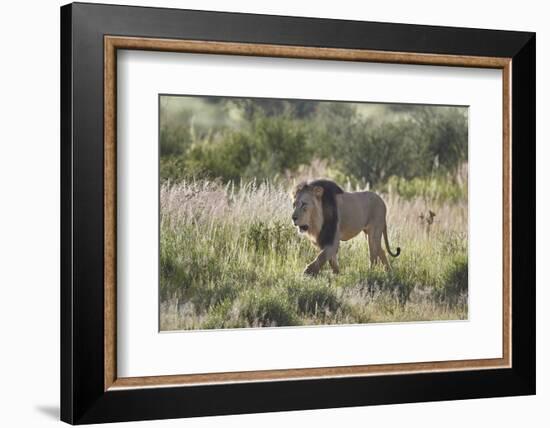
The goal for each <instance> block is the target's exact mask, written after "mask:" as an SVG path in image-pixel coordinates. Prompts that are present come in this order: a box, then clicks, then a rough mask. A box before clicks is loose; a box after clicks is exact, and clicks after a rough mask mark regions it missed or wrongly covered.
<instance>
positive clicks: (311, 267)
mask: <svg viewBox="0 0 550 428" xmlns="http://www.w3.org/2000/svg"><path fill="white" fill-rule="evenodd" d="M338 245H339V240H337V241H336V242H335V243H334V244H331V245H327V246H326V247H325V248H323V249H322V250H321V252H320V253H319V254H318V255H317V257H316V258H315V260H313V261H312V262H311V263H310V264H308V265H307V267H306V269H305V270H304V274H305V275H311V276H315V275H317V274H318V273H319V271H320V270H321V269H322V267H323V265H324V264H325V263H326V262H327V261H328V260H332V259H333V258H335V257H336V253H337V252H338ZM333 270H334V268H333Z"/></svg>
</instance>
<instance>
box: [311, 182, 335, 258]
mask: <svg viewBox="0 0 550 428" xmlns="http://www.w3.org/2000/svg"><path fill="white" fill-rule="evenodd" d="M308 186H311V187H315V186H319V187H322V188H323V196H322V197H321V204H322V207H323V226H322V227H321V232H320V233H319V236H318V238H317V244H318V245H319V247H321V248H324V247H326V246H327V245H330V244H332V243H333V242H334V237H335V235H336V228H337V227H338V206H337V205H336V195H339V194H342V193H344V191H343V190H342V188H341V187H340V186H338V184H336V183H335V182H334V181H330V180H314V181H311V182H309V183H308Z"/></svg>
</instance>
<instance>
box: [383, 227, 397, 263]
mask: <svg viewBox="0 0 550 428" xmlns="http://www.w3.org/2000/svg"><path fill="white" fill-rule="evenodd" d="M384 242H385V243H386V250H388V253H390V255H391V256H392V257H397V256H398V255H399V254H401V248H399V247H397V249H396V250H395V253H392V252H391V250H390V242H389V241H388V227H387V226H386V225H384Z"/></svg>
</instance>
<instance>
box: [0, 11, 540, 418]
mask: <svg viewBox="0 0 550 428" xmlns="http://www.w3.org/2000/svg"><path fill="white" fill-rule="evenodd" d="M121 1H122V0H121ZM104 3H112V2H111V1H104ZM125 3H130V4H136V5H138V4H139V5H150V6H151V5H153V6H170V7H182V8H191V9H193V8H194V9H209V10H225V11H235V12H256V13H268V14H283V15H299V16H314V17H324V18H343V19H359V20H370V21H390V22H405V23H414V24H435V25H452V26H463V27H485V28H496V29H506V30H529V31H536V32H537V55H538V58H537V76H538V82H537V85H538V93H537V95H538V96H537V122H538V124H539V126H538V128H537V141H538V156H537V157H538V160H537V163H538V165H537V168H538V172H537V174H538V182H539V186H538V191H537V193H538V204H537V217H538V242H537V247H538V250H539V251H538V256H537V262H538V266H539V271H538V292H537V295H538V304H537V311H538V315H537V320H538V331H537V340H538V353H537V354H538V355H537V357H538V395H537V396H535V397H518V398H516V397H514V398H500V399H486V400H468V401H461V402H443V403H421V404H406V405H397V406H378V407H363V408H352V409H336V410H318V411H307V412H306V411H304V412H288V413H276V414H264V415H246V416H228V417H217V418H200V419H193V420H186V421H181V420H173V421H161V422H151V423H148V424H142V425H144V426H145V425H147V426H165V427H168V426H187V427H212V426H216V427H239V428H241V427H256V426H265V427H278V426H281V425H282V426H285V425H286V426H304V427H305V426H317V427H322V426H327V427H328V426H340V427H353V426H358V427H359V426H360V427H364V426H372V427H378V426H384V427H392V426H406V427H407V428H413V427H422V428H429V427H438V428H441V427H442V426H444V427H445V428H451V427H461V428H464V427H468V426H474V425H475V426H478V425H480V424H486V425H489V424H490V425H491V426H500V427H502V428H504V427H515V426H521V425H524V426H547V424H548V421H549V420H550V417H549V416H548V413H547V409H546V408H545V405H548V404H550V369H549V368H548V364H547V363H548V357H549V353H548V351H549V346H548V345H549V336H550V335H549V330H550V329H549V328H548V324H549V321H550V319H549V317H548V315H547V314H545V313H543V305H542V302H544V301H545V300H546V299H547V298H548V297H549V296H550V293H549V292H548V288H547V287H545V286H544V285H548V283H549V280H550V275H549V274H550V271H549V264H548V263H547V259H548V256H549V250H548V245H543V242H544V241H545V240H547V239H548V238H550V235H549V226H548V222H546V221H544V219H547V218H549V217H550V212H549V209H550V204H549V200H548V192H547V187H546V188H544V187H543V186H542V183H549V182H550V168H544V167H545V165H546V163H547V162H548V161H549V160H550V149H549V145H548V138H549V127H548V125H547V123H548V119H547V118H548V117H549V115H550V109H549V107H548V100H547V99H545V97H546V96H549V95H550V92H549V82H548V78H547V76H549V75H550V69H549V64H548V52H550V27H549V26H548V20H547V18H548V13H547V12H545V9H544V2H542V1H535V0H523V1H521V2H518V1H513V2H511V1H504V0H500V1H487V2H481V1H479V0H476V1H471V0H462V1H460V2H442V1H421V0H417V1H410V0H398V1H391V2H390V1H376V2H359V1H357V0H355V1H354V0H339V1H337V2H334V1H330V2H329V1H326V2H320V1H319V0H317V1H315V2H306V1H302V2H299V1H296V0H276V1H275V0H271V1H266V2H259V1H245V0H231V1H227V0H226V1H223V0H202V1H199V0H189V1H174V0H173V1H169V0H163V1H161V0H156V1H154V0H148V1H126V2H125ZM61 4H62V2H60V1H58V0H48V1H44V0H43V1H29V0H27V1H24V2H22V1H21V2H17V1H11V2H4V3H3V4H2V6H1V7H0V31H1V33H2V38H1V39H0V40H1V41H2V48H1V61H2V65H1V67H0V76H1V78H0V106H1V112H0V113H1V114H0V117H1V121H0V124H1V125H0V183H2V184H1V185H0V192H1V193H0V201H1V208H0V260H1V263H0V326H1V332H2V335H1V340H0V349H1V351H0V403H1V404H0V408H1V409H2V412H1V414H0V420H1V421H2V425H3V426H8V427H15V426H25V427H42V426H47V425H52V426H53V425H54V424H56V423H58V421H57V419H58V406H59V398H58V397H59V368H58V366H59V363H58V361H59V351H58V349H59V333H58V330H59V315H58V314H59V268H58V266H59V220H58V219H59V10H58V7H59V6H60V5H61ZM545 77H546V79H545ZM543 119H546V121H544V120H543ZM544 122H546V123H544ZM543 142H545V143H546V144H543ZM133 425H135V426H137V424H128V425H125V426H133Z"/></svg>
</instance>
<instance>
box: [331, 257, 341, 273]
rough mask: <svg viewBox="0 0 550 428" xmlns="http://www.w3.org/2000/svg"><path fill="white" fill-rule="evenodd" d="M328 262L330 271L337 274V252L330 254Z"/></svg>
mask: <svg viewBox="0 0 550 428" xmlns="http://www.w3.org/2000/svg"><path fill="white" fill-rule="evenodd" d="M328 262H329V264H330V267H331V268H332V272H333V273H334V274H339V273H340V267H339V266H338V254H335V255H334V256H332V257H331V258H330V259H329V261H328Z"/></svg>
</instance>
